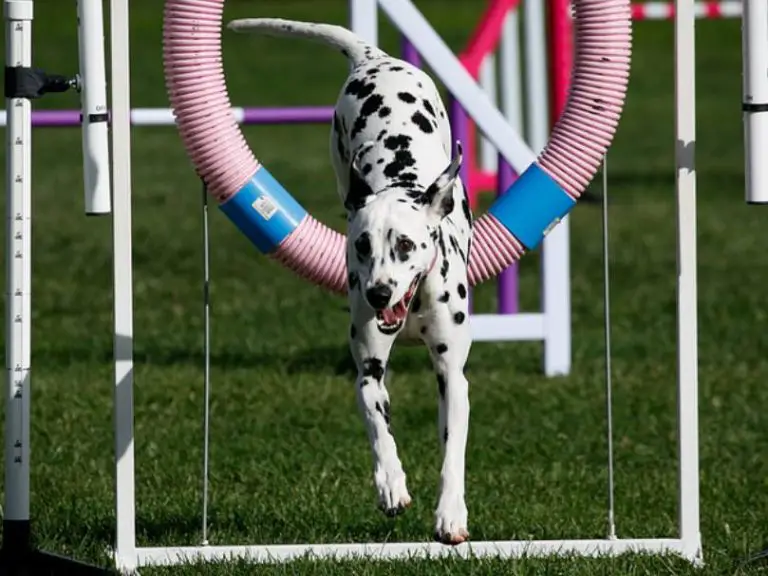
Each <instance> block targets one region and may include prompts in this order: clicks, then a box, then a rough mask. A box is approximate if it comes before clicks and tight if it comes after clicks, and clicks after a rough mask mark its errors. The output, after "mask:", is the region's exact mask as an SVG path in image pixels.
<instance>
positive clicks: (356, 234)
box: [345, 142, 462, 333]
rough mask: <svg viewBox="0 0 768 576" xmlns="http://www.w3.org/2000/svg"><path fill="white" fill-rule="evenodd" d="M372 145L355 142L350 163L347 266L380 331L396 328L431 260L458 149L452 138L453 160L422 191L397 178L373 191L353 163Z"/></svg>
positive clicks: (450, 204) (449, 203)
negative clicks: (353, 153) (361, 144)
mask: <svg viewBox="0 0 768 576" xmlns="http://www.w3.org/2000/svg"><path fill="white" fill-rule="evenodd" d="M372 145H373V144H372V143H367V144H364V145H363V146H361V147H360V149H359V150H358V151H357V153H356V154H355V155H354V158H353V160H352V162H351V163H350V184H349V193H348V195H347V200H346V202H345V205H346V207H347V210H348V211H349V216H350V218H349V229H348V235H347V267H348V270H349V290H357V291H359V292H360V294H361V295H362V297H363V299H364V300H365V301H366V302H367V303H368V305H369V306H370V307H371V308H373V310H375V312H376V319H377V321H378V323H379V328H380V329H381V330H382V331H383V332H385V333H386V332H395V331H397V330H398V329H399V328H400V327H401V326H402V324H403V322H404V321H405V318H406V316H407V314H408V309H409V307H410V305H411V301H412V300H413V297H414V295H415V293H416V290H417V289H418V287H419V283H420V281H421V279H422V278H423V277H424V275H426V274H427V273H428V272H429V271H430V269H431V268H432V266H433V265H434V263H435V260H436V258H437V250H438V248H437V228H438V226H439V224H440V222H441V221H442V219H443V218H445V217H446V216H447V215H448V214H450V213H451V212H452V211H453V209H454V200H453V190H454V186H455V185H456V183H457V180H458V177H459V169H460V168H461V161H462V152H461V144H460V143H459V142H457V143H456V151H455V153H454V157H453V160H452V161H451V162H450V164H449V165H448V166H447V167H446V168H445V170H443V172H442V173H441V174H440V175H439V176H438V177H437V178H436V179H435V181H434V182H433V183H432V184H431V185H430V186H428V187H427V188H426V189H424V188H422V187H419V186H417V185H414V184H412V183H403V182H400V183H393V185H392V186H389V187H387V188H385V189H383V190H380V191H377V192H374V191H373V190H371V188H370V186H368V184H367V183H366V181H365V180H364V179H363V177H362V175H361V173H360V167H359V160H360V157H361V156H362V155H364V154H365V152H366V151H367V150H368V149H369V148H370V146H372Z"/></svg>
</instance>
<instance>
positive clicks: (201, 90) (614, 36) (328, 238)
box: [163, 0, 632, 293]
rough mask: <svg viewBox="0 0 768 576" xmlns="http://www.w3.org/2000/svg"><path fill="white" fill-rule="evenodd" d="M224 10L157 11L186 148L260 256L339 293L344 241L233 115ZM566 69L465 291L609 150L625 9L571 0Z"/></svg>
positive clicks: (539, 224) (520, 248) (538, 225)
mask: <svg viewBox="0 0 768 576" xmlns="http://www.w3.org/2000/svg"><path fill="white" fill-rule="evenodd" d="M224 1H225V0H166V1H165V12H164V20H163V63H164V67H165V81H166V87H167V89H168V95H169V98H170V102H171V107H172V108H173V110H174V114H175V116H176V122H177V125H178V128H179V132H180V134H181V138H182V140H183V142H184V146H185V147H186V149H187V152H188V154H189V156H190V158H191V159H192V162H193V164H194V165H195V167H196V168H197V173H198V175H199V176H200V177H201V178H202V180H203V181H204V182H205V184H206V186H207V187H208V191H209V192H210V194H211V195H212V196H213V197H214V198H216V200H217V201H218V202H219V207H220V208H221V210H222V211H223V212H224V213H225V214H226V215H227V216H228V217H229V218H230V219H231V220H232V221H233V222H234V224H235V225H236V226H237V227H238V228H239V229H240V230H241V231H242V232H243V233H244V234H245V235H246V236H247V237H248V238H249V239H250V240H251V241H252V242H253V243H254V244H255V245H256V247H257V248H258V249H259V250H260V251H261V252H263V253H265V254H268V255H270V256H272V257H273V258H275V259H277V260H278V261H279V262H281V263H282V264H283V265H284V266H286V267H287V268H289V269H291V270H293V271H294V272H296V273H297V274H298V275H299V276H301V277H303V278H306V279H308V280H310V281H312V282H314V283H316V284H318V285H320V286H323V287H324V288H327V289H329V290H331V291H334V292H337V293H343V292H345V291H346V286H347V271H346V257H345V254H346V246H345V238H344V236H343V235H342V234H340V233H338V232H336V231H334V230H331V229H330V228H328V227H327V226H325V225H324V224H322V223H321V222H319V221H318V220H316V219H315V218H313V217H312V216H311V215H310V214H309V213H307V211H306V210H305V209H304V208H302V207H301V205H300V204H299V203H298V202H297V201H296V200H295V199H294V198H293V197H292V196H291V195H290V194H289V193H288V192H287V191H286V190H285V189H284V188H283V187H282V186H281V185H280V184H279V183H278V181H277V180H275V178H273V177H272V175H271V174H270V173H269V172H268V171H267V169H266V168H264V167H263V166H262V165H261V164H260V163H259V162H258V160H256V157H255V156H254V155H253V153H252V152H251V150H250V148H249V146H248V143H247V142H246V141H245V138H244V137H243V134H242V133H241V131H240V128H239V126H238V124H237V122H236V120H235V118H234V116H233V115H232V113H231V104H230V101H229V96H228V94H227V87H226V83H225V79H224V70H223V65H222V51H221V31H222V12H223V9H224ZM573 9H574V37H575V44H576V49H575V58H574V66H573V74H572V84H571V89H570V93H569V97H568V101H567V103H566V106H565V111H564V112H563V115H562V116H561V117H560V119H559V120H558V122H557V124H555V127H554V129H553V130H552V136H551V139H550V141H549V143H548V144H547V145H546V146H545V147H544V150H543V151H542V152H541V154H540V155H539V157H538V158H537V159H536V161H535V162H534V163H533V164H531V165H530V166H529V167H528V169H527V170H526V171H525V172H524V173H523V174H522V175H521V176H520V177H519V178H518V179H517V180H516V181H515V183H514V184H513V185H512V186H511V187H510V188H509V189H508V190H507V192H506V193H505V194H504V195H503V196H500V197H499V198H498V199H497V200H496V202H495V203H494V204H493V205H492V206H491V208H490V209H489V211H488V213H487V214H484V215H483V216H481V217H480V218H478V219H477V220H476V221H475V223H474V229H473V230H474V234H473V243H472V252H471V254H470V260H469V280H470V283H471V284H473V285H474V284H478V283H480V282H483V281H485V280H488V279H490V278H493V277H494V276H496V275H498V274H499V273H500V272H501V271H503V270H504V269H505V268H507V267H508V266H510V265H511V264H513V263H514V262H516V261H517V260H519V259H520V257H521V256H522V255H523V254H524V253H525V251H526V250H531V249H534V248H535V247H536V246H537V245H538V244H539V243H540V242H541V240H542V239H543V237H544V235H545V234H546V233H547V232H548V231H549V230H551V229H552V228H553V227H554V226H555V225H556V224H557V223H558V222H559V221H560V219H562V218H563V217H564V216H565V215H566V214H567V213H568V212H569V211H570V210H571V208H573V206H574V205H575V203H576V200H577V199H578V198H579V196H580V195H581V193H582V192H583V191H584V190H585V188H586V186H587V185H588V184H589V182H590V181H591V180H592V178H593V177H594V175H595V173H596V172H597V169H598V167H599V165H600V162H601V160H602V157H603V155H604V154H605V152H606V150H607V148H608V146H609V145H610V143H611V140H612V139H613V136H614V133H615V131H616V126H617V125H618V121H619V117H620V115H621V111H622V108H623V106H624V99H625V96H626V91H627V83H628V81H629V67H630V58H631V50H632V27H631V26H632V12H631V7H630V1H629V0H574V2H573Z"/></svg>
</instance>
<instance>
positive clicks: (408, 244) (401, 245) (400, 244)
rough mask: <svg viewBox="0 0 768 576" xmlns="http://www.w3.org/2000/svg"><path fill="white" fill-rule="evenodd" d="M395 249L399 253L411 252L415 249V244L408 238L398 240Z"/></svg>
mask: <svg viewBox="0 0 768 576" xmlns="http://www.w3.org/2000/svg"><path fill="white" fill-rule="evenodd" d="M395 247H396V248H397V251H398V252H410V251H411V250H413V249H414V244H413V242H412V241H411V240H409V239H408V238H398V239H397V244H396V245H395Z"/></svg>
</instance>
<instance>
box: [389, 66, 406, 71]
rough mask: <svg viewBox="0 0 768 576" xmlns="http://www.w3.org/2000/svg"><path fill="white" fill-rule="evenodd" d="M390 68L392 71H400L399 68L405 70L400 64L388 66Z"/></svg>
mask: <svg viewBox="0 0 768 576" xmlns="http://www.w3.org/2000/svg"><path fill="white" fill-rule="evenodd" d="M390 70H391V71H392V72H400V71H401V70H405V68H403V67H402V66H392V67H391V68H390Z"/></svg>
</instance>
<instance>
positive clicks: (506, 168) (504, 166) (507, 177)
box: [496, 154, 519, 314]
mask: <svg viewBox="0 0 768 576" xmlns="http://www.w3.org/2000/svg"><path fill="white" fill-rule="evenodd" d="M516 177H517V175H516V174H515V172H514V170H513V169H512V166H510V165H509V163H508V162H507V161H506V160H505V159H504V157H503V156H502V155H501V154H499V170H498V174H497V178H496V183H497V195H498V196H502V195H504V194H505V193H506V192H507V190H509V187H510V186H512V183H513V182H514V181H515V178H516ZM517 270H518V268H517V262H515V263H514V264H512V265H511V266H510V267H509V268H507V269H506V270H504V271H502V273H501V274H499V283H498V284H497V293H498V297H499V314H517V312H518V305H519V287H518V278H517Z"/></svg>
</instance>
